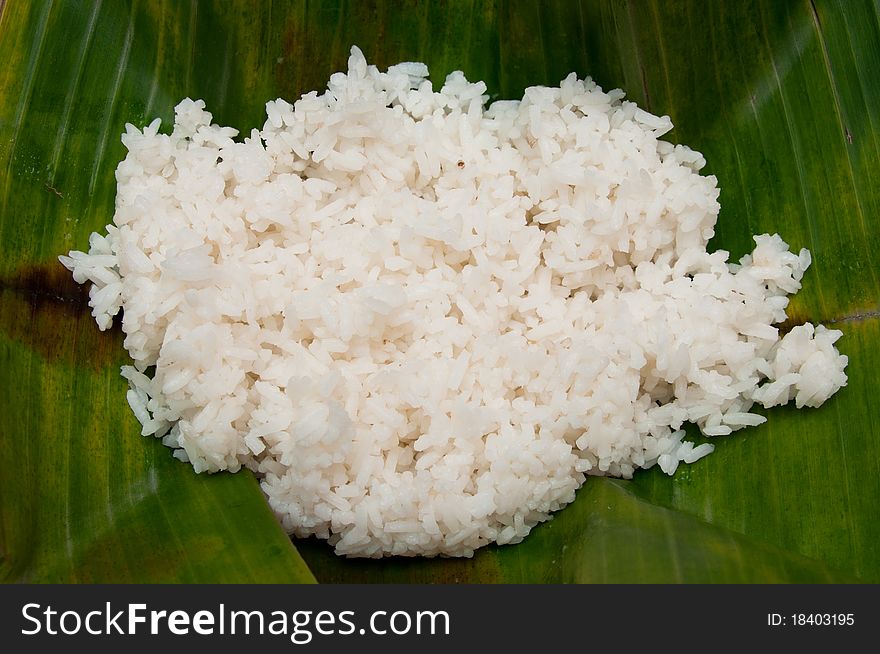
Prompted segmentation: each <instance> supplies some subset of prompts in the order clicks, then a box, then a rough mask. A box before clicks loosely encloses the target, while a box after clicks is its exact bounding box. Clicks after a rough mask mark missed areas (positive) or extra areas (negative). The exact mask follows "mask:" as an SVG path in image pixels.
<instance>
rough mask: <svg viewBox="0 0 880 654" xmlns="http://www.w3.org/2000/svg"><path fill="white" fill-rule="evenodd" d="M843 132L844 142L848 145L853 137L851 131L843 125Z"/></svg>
mask: <svg viewBox="0 0 880 654" xmlns="http://www.w3.org/2000/svg"><path fill="white" fill-rule="evenodd" d="M843 132H844V134H846V142H847V143H849V144H850V145H852V142H853V138H852V132H850V131H849V127H847V126H846V125H844V126H843Z"/></svg>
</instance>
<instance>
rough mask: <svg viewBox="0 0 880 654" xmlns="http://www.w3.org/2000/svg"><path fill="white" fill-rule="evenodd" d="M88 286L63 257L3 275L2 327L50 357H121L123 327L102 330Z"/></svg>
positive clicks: (102, 361) (92, 360)
mask: <svg viewBox="0 0 880 654" xmlns="http://www.w3.org/2000/svg"><path fill="white" fill-rule="evenodd" d="M88 287H89V285H88V284H84V285H82V286H81V285H79V284H77V283H76V282H75V281H73V277H72V276H71V275H70V272H68V271H67V269H66V268H64V266H62V265H61V264H60V263H58V262H52V261H50V262H44V263H38V264H25V265H22V266H20V267H19V268H18V269H16V270H14V271H13V272H12V273H10V274H8V275H5V276H3V277H0V296H2V302H0V332H2V333H3V335H5V336H6V337H7V338H10V339H12V340H14V341H17V342H19V343H22V344H24V345H25V346H26V347H27V348H29V349H31V350H33V351H34V352H37V353H38V354H40V355H41V356H43V357H44V358H45V359H47V360H48V361H64V362H68V363H74V364H76V365H83V366H87V367H89V368H92V369H96V370H100V369H103V368H106V367H107V366H108V365H111V364H112V363H114V362H116V361H118V360H119V358H120V356H121V353H122V347H121V345H122V330H121V328H120V326H119V322H118V321H116V322H114V324H113V327H112V328H111V329H110V330H108V331H105V332H102V331H100V330H98V327H97V325H95V323H94V321H93V319H92V316H91V308H90V307H89V289H88Z"/></svg>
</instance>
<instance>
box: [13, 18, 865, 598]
mask: <svg viewBox="0 0 880 654" xmlns="http://www.w3.org/2000/svg"><path fill="white" fill-rule="evenodd" d="M878 14H880V9H878V6H877V4H876V3H873V2H869V1H867V0H866V1H864V2H861V1H852V2H850V1H846V0H839V1H838V2H834V1H831V0H828V1H825V0H814V1H811V0H804V1H794V0H792V1H788V2H773V1H771V0H767V1H765V2H757V1H754V2H748V1H746V2H733V1H730V2H720V1H719V2H703V1H701V0H667V1H664V2H661V1H660V0H630V1H622V0H584V1H583V2H566V1H558V0H552V1H541V2H538V1H537V0H520V1H516V2H513V1H510V2H502V1H498V2H491V1H486V2H477V1H473V2H468V1H462V0H450V1H447V2H439V1H438V2H416V1H415V0H409V1H397V2H392V1H390V0H368V1H358V0H352V1H351V2H329V1H328V2H314V1H313V2H257V1H253V2H244V1H236V2H220V1H217V2H195V1H193V2H183V1H179V0H166V1H161V0H140V1H138V0H131V1H129V2H123V1H119V0H112V1H111V0H104V2H97V1H95V2H76V1H74V0H56V1H55V2H52V1H50V0H45V1H36V0H35V1H33V2H28V1H27V0H5V1H4V0H0V62H3V63H2V66H0V293H2V304H0V384H2V386H0V580H5V581H38V582H41V581H98V582H103V581H148V582H152V581H156V582H159V581H183V582H204V581H227V582H246V581H255V582H260V581H276V582H306V581H314V579H317V580H318V581H321V582H324V581H326V582H338V581H348V582H353V581H372V582H639V581H650V582H731V583H737V582H829V581H868V582H878V581H880V520H878V518H880V515H878V507H880V469H878V468H880V442H878V438H877V433H878V429H880V409H878V404H877V402H876V401H875V399H874V398H875V388H876V386H877V382H878V375H877V373H876V372H875V371H876V370H877V369H878V367H877V366H875V365H874V364H873V363H872V362H874V363H876V362H877V358H878V354H877V352H878V349H880V347H878V346H880V327H878V325H880V321H878V318H880V313H878V308H880V307H878V304H880V280H878V267H877V262H876V260H875V257H874V255H873V248H872V245H873V243H872V241H873V239H874V238H875V236H876V235H877V234H878V229H877V226H878V225H877V222H878V215H880V187H878V185H877V184H876V182H875V181H874V179H872V172H873V171H877V170H880V15H878ZM352 44H357V45H359V46H360V47H361V48H362V49H363V50H364V52H365V53H366V55H367V57H368V59H369V60H370V61H371V62H374V63H376V64H378V65H380V66H387V65H389V64H393V63H396V62H398V61H404V60H418V61H425V62H426V63H427V64H428V65H429V66H430V68H431V71H432V79H433V80H434V81H435V82H440V81H442V79H443V78H444V77H445V75H446V74H447V73H448V72H450V71H452V70H455V69H462V70H464V71H465V73H466V74H467V76H468V77H469V78H470V79H483V80H485V81H486V83H487V84H488V87H489V90H490V92H491V93H492V94H493V96H494V97H498V98H515V97H518V96H519V95H520V94H521V93H522V90H523V88H524V87H526V86H529V85H534V84H557V83H558V82H559V80H560V79H561V78H562V77H564V76H565V75H566V74H567V73H569V72H570V71H576V72H578V73H579V74H581V75H587V74H589V75H591V76H593V78H594V79H596V81H597V82H598V83H600V84H601V85H603V86H605V87H606V88H613V87H621V88H623V89H624V90H626V91H627V93H628V95H629V97H630V98H631V99H633V100H635V101H636V102H638V103H639V104H640V105H641V106H643V107H645V108H646V109H648V110H650V111H652V112H654V113H658V114H668V115H670V116H671V117H672V119H673V122H674V123H675V124H676V129H675V130H674V131H673V132H672V133H671V134H670V138H671V139H672V140H674V141H677V142H682V143H686V144H688V145H690V146H692V147H694V148H695V149H698V150H700V151H702V152H703V153H704V154H705V156H706V158H707V160H708V162H709V165H708V167H707V171H706V172H707V173H711V174H715V175H717V176H718V178H719V184H720V186H721V189H722V192H721V203H722V211H721V216H720V219H719V223H718V228H717V234H716V237H715V238H714V239H713V241H712V243H711V246H712V248H723V249H727V250H729V251H730V252H731V253H732V258H738V257H739V256H741V255H742V254H743V253H745V252H746V251H748V250H750V249H751V235H752V234H756V233H762V232H770V233H773V232H779V233H780V234H781V235H782V236H783V238H785V240H786V241H788V242H789V243H791V244H792V246H793V247H795V248H799V247H807V248H809V249H810V250H811V251H812V253H813V259H814V264H813V267H812V268H810V270H809V271H808V273H807V275H806V277H805V279H804V290H803V291H801V293H800V294H799V295H797V296H796V298H795V299H794V301H793V302H792V305H791V308H790V311H789V315H790V320H789V323H788V326H789V327H790V326H792V325H794V324H798V323H800V322H804V321H813V322H824V323H825V324H828V325H829V326H833V327H836V328H839V329H842V330H843V331H844V333H845V337H844V339H842V340H841V341H840V342H839V343H838V345H839V346H840V347H841V350H842V351H843V352H844V353H845V354H848V355H849V356H850V359H851V362H850V366H849V369H848V373H849V376H850V382H849V386H848V387H847V388H845V389H843V390H842V391H841V392H840V393H839V394H838V395H837V396H835V397H834V398H832V399H831V400H830V401H829V402H827V403H826V404H825V405H824V406H823V407H822V408H820V409H817V410H804V411H796V410H794V409H793V408H789V407H782V408H777V409H773V410H770V411H768V412H767V415H768V417H769V421H768V423H766V424H765V425H763V426H761V427H758V428H755V429H751V430H749V431H747V432H738V433H736V434H735V435H733V436H731V437H727V438H716V439H713V441H712V442H714V443H715V445H716V451H715V453H714V454H713V455H711V456H709V457H707V458H705V459H703V460H701V461H699V462H697V463H696V464H694V465H692V466H684V467H682V468H679V471H678V472H677V473H676V475H675V476H674V477H672V478H669V477H667V476H665V475H663V474H662V473H661V472H660V471H658V470H656V469H655V470H649V471H642V472H638V473H637V474H636V475H635V477H634V479H633V480H631V481H621V480H611V479H598V478H591V479H588V480H587V483H586V484H585V485H584V487H583V488H582V489H581V490H580V491H579V493H578V499H577V500H576V501H575V503H574V504H573V505H571V506H569V507H567V508H566V509H564V510H563V511H562V512H560V513H559V514H558V515H557V516H556V517H555V518H554V519H553V520H551V521H550V522H548V523H546V524H543V525H540V526H539V527H537V528H536V529H535V530H534V531H533V533H532V534H531V535H530V536H529V537H528V538H527V539H526V540H525V541H524V542H523V543H521V544H519V545H515V546H506V547H489V548H484V549H483V550H481V551H478V552H477V554H476V555H475V556H474V557H473V559H467V560H452V559H433V560H418V559H412V560H400V559H390V560H378V561H361V560H345V559H340V558H338V557H336V556H335V555H334V554H332V551H331V549H330V548H329V547H328V546H327V545H326V544H324V543H321V542H317V541H313V540H307V541H297V542H296V543H295V544H294V543H291V542H290V541H289V540H288V539H287V538H286V536H285V535H284V533H283V532H282V530H281V529H280V528H279V527H278V525H277V524H276V522H275V521H274V518H273V517H272V515H271V512H270V511H269V509H268V508H267V506H266V503H265V501H264V500H263V498H262V495H261V493H260V490H259V487H258V484H257V482H256V480H255V479H254V478H253V477H252V476H251V475H250V474H249V473H239V474H236V475H231V474H218V475H213V476H206V475H195V474H194V473H193V472H192V471H191V469H190V468H189V467H188V466H187V465H185V464H182V463H179V462H178V461H176V460H174V459H173V458H172V457H171V456H170V452H169V451H168V450H167V449H166V448H164V447H163V446H162V445H161V444H160V443H158V442H157V441H155V440H152V439H145V438H141V437H140V436H139V435H138V433H139V430H138V425H137V423H136V420H135V419H134V417H133V416H131V415H130V412H129V409H128V406H127V404H126V401H125V388H126V385H125V382H124V380H122V379H121V378H120V377H119V375H118V368H119V366H120V365H121V364H122V363H124V362H125V352H124V350H123V349H122V338H121V334H120V332H119V331H118V330H113V331H110V332H107V333H100V332H99V331H98V330H97V328H96V327H95V325H94V323H93V322H92V320H91V318H90V316H89V313H88V306H87V303H86V299H85V295H84V292H83V289H80V288H78V287H77V286H76V285H75V284H73V282H72V281H71V280H70V279H69V275H68V274H67V273H66V271H65V270H63V269H62V268H61V267H60V265H59V264H57V262H56V259H55V257H56V256H57V255H58V254H60V253H62V252H66V251H67V250H69V249H71V248H79V249H81V248H83V247H85V245H86V243H87V238H88V234H89V233H90V232H91V231H95V230H99V229H101V228H102V227H103V226H104V225H105V224H106V223H108V222H109V221H110V220H111V218H112V213H113V198H114V191H115V181H114V177H113V170H114V168H115V166H116V163H117V162H118V161H119V160H120V159H121V158H122V156H123V155H124V150H123V148H122V145H121V144H120V142H119V134H120V133H121V132H122V131H123V126H124V124H125V122H132V123H134V124H137V125H143V124H145V123H147V122H149V121H150V120H151V119H152V118H153V117H155V116H160V117H162V118H163V120H164V121H165V124H166V125H167V124H168V122H169V121H170V118H171V116H172V108H173V106H174V104H175V103H176V102H177V101H178V100H180V99H181V98H183V97H185V96H191V97H194V98H195V97H201V98H204V99H205V100H206V102H207V104H208V109H209V110H211V111H212V112H213V113H214V116H215V119H216V120H217V121H219V122H221V123H223V124H230V125H233V126H235V127H238V128H239V129H242V130H249V129H250V128H251V127H255V126H260V125H261V124H262V122H263V120H264V116H265V114H264V107H263V105H264V103H265V101H266V100H268V99H273V98H275V97H279V96H282V97H286V98H288V99H295V98H296V97H298V96H299V95H300V94H301V93H303V92H306V91H309V90H312V89H320V88H322V86H323V85H324V84H325V82H326V80H327V78H328V77H329V75H330V74H331V73H332V72H334V71H336V70H340V69H343V68H344V65H345V61H346V57H347V52H348V48H349V47H350V45H352ZM692 435H693V436H695V437H696V433H694V434H692ZM294 545H295V546H294ZM306 564H308V567H306Z"/></svg>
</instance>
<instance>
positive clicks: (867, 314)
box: [777, 306, 880, 335]
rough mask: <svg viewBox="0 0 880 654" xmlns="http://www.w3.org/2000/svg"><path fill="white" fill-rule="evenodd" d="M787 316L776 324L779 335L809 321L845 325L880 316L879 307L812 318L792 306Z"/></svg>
mask: <svg viewBox="0 0 880 654" xmlns="http://www.w3.org/2000/svg"><path fill="white" fill-rule="evenodd" d="M787 312H788V314H789V315H788V318H787V319H786V320H785V321H784V322H781V323H779V324H778V325H777V327H778V328H779V333H780V335H784V334H787V333H788V332H790V331H791V330H792V329H794V328H795V327H800V326H801V325H803V324H805V323H808V322H811V323H813V324H814V325H820V324H821V325H825V326H826V327H833V326H838V325H845V324H847V323H853V322H861V321H863V320H873V319H875V318H880V307H878V308H875V309H865V310H863V311H852V312H850V313H845V314H842V315H838V316H832V317H831V318H812V317H810V316H808V315H806V314H804V313H802V312H801V311H800V310H798V309H795V308H793V307H791V306H790V307H789V308H788V309H787Z"/></svg>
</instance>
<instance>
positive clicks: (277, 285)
mask: <svg viewBox="0 0 880 654" xmlns="http://www.w3.org/2000/svg"><path fill="white" fill-rule="evenodd" d="M427 75H428V69H427V68H426V67H425V66H424V65H423V64H416V63H404V64H400V65H397V66H392V67H391V68H390V69H389V70H388V72H386V73H382V72H380V71H379V70H377V69H376V68H375V67H374V66H368V65H367V62H366V60H365V59H364V57H363V55H362V54H361V52H360V51H359V50H358V49H357V48H352V52H351V58H350V59H349V62H348V72H347V73H336V74H334V75H333V76H331V78H330V82H329V84H328V90H327V92H325V93H324V94H323V95H318V94H317V93H309V94H308V95H305V96H303V97H302V98H301V99H299V100H298V101H297V102H296V103H295V104H293V105H290V104H289V103H287V102H285V101H284V100H276V101H274V102H269V103H267V105H266V110H267V114H268V119H267V121H266V123H265V125H264V126H263V129H262V131H260V130H256V129H255V130H253V131H252V132H251V134H250V136H249V137H248V138H245V139H244V141H243V142H237V141H235V140H234V137H235V136H236V134H237V132H236V130H234V129H232V128H229V127H219V126H217V125H212V124H211V118H212V117H211V114H210V113H208V112H207V111H205V104H204V102H202V101H201V100H199V101H195V102H194V101H192V100H189V99H187V100H184V101H183V102H181V103H180V104H179V105H178V106H177V108H176V118H175V123H174V130H173V132H172V133H171V134H170V135H165V134H160V133H159V121H158V120H155V121H153V123H151V124H150V125H149V126H148V127H147V128H146V129H144V130H143V131H139V130H138V129H136V128H135V127H133V126H131V125H128V126H127V127H126V133H125V134H124V135H123V137H122V141H123V143H124V144H125V145H126V147H127V148H128V150H129V153H128V155H127V156H126V158H125V160H124V161H123V162H122V163H120V164H119V167H118V169H117V171H116V177H117V180H118V195H117V199H116V213H115V216H114V218H113V224H112V225H109V226H108V227H107V235H106V236H100V235H98V234H93V235H92V237H91V239H90V246H91V248H90V250H89V253H88V254H84V253H82V252H71V253H70V256H69V257H65V256H63V257H61V261H62V263H64V265H65V266H67V267H68V268H69V269H71V270H72V271H73V275H74V278H75V279H76V281H77V282H80V283H84V282H86V281H90V282H91V283H92V288H91V306H92V307H93V309H94V311H93V314H94V316H95V319H96V320H97V322H98V325H99V327H100V328H101V329H106V328H107V327H109V326H110V324H111V322H112V319H113V316H114V315H116V314H117V313H118V312H119V310H120V309H124V312H123V316H122V328H123V331H124V332H125V334H126V338H125V347H126V348H127V350H128V352H129V353H130V354H131V357H132V359H133V360H134V366H126V367H124V368H123V370H122V374H123V375H124V376H125V377H126V378H127V379H128V380H129V382H130V385H131V390H130V391H129V393H128V401H129V404H130V405H131V407H132V410H133V411H134V413H135V415H136V416H137V418H138V419H139V420H140V421H141V423H142V424H143V434H145V435H149V434H152V435H155V436H157V437H162V439H163V442H164V443H165V444H167V445H168V446H170V447H173V448H176V451H175V455H176V456H177V457H178V458H180V459H182V460H184V461H190V462H191V463H192V465H193V467H194V468H195V469H196V471H198V472H214V471H217V470H233V471H234V470H238V469H239V468H240V467H241V466H247V467H248V468H250V469H252V470H254V471H255V472H256V473H257V474H258V475H259V476H260V478H261V480H262V481H261V483H262V487H263V490H264V491H265V493H266V495H267V496H268V498H269V502H270V503H271V505H272V508H273V509H274V510H275V512H276V513H277V515H278V517H279V518H280V520H281V521H282V523H283V525H284V527H285V528H286V529H287V530H288V531H289V532H290V533H292V534H296V535H298V536H307V535H310V534H315V535H317V536H319V537H321V538H326V539H329V540H330V542H331V543H332V544H333V545H335V547H336V551H337V552H338V553H339V554H344V555H349V556H370V557H376V556H381V555H387V554H402V555H436V554H445V555H451V556H470V555H472V553H473V551H474V549H475V548H478V547H481V546H483V545H486V544H487V543H491V542H498V543H502V544H503V543H515V542H518V541H520V540H522V539H523V537H525V536H526V535H527V534H528V533H529V530H530V529H531V528H532V527H533V526H534V525H536V524H537V523H539V522H541V521H543V520H546V519H547V518H548V517H549V515H550V513H551V512H552V511H556V510H558V509H560V508H561V507H563V506H564V505H566V504H568V503H569V502H571V501H572V500H573V499H574V497H575V491H576V490H577V489H578V487H579V486H580V485H581V484H582V483H583V482H584V479H585V475H616V476H622V477H630V476H631V475H632V474H633V471H634V470H635V469H636V468H648V467H651V466H653V465H655V464H657V465H659V466H660V467H661V468H662V469H663V470H664V471H665V472H667V473H669V474H672V473H673V472H675V470H676V468H677V467H678V465H679V464H680V463H682V462H684V463H693V462H694V461H696V460H697V459H699V458H700V457H702V456H705V455H706V454H708V453H710V452H711V451H712V449H713V446H711V445H707V444H703V445H699V446H696V447H695V446H694V444H693V443H690V442H687V441H683V437H684V431H683V430H682V426H683V425H684V423H685V422H692V423H695V424H696V425H698V426H699V428H700V429H701V430H702V432H703V434H705V435H707V436H722V435H726V434H729V433H731V432H732V431H735V430H737V429H741V428H742V427H746V426H750V425H758V424H761V423H762V422H764V421H765V418H764V417H762V416H760V415H757V414H754V413H750V409H751V408H752V406H753V405H754V404H756V403H757V404H760V405H762V406H764V407H772V406H776V405H779V404H784V403H786V402H788V401H790V400H791V399H794V400H795V402H796V404H797V406H798V407H801V406H818V405H820V404H821V403H822V402H824V401H825V400H826V399H827V398H828V397H829V396H830V395H832V394H833V393H834V392H835V391H837V390H838V389H839V388H840V387H841V386H844V385H845V384H846V375H845V374H844V368H845V366H846V363H847V358H846V357H845V356H841V355H840V354H839V353H838V352H837V350H836V349H835V347H834V342H835V341H836V340H837V339H838V338H839V337H840V336H841V333H840V332H839V331H832V330H827V329H825V328H824V327H822V326H818V327H815V328H814V327H813V325H811V324H806V325H803V326H799V327H795V328H794V329H792V330H791V331H790V332H789V333H787V334H786V335H785V336H784V337H783V338H781V339H780V337H779V333H778V331H777V329H776V328H775V327H773V326H772V325H773V324H774V323H779V322H781V321H783V320H785V318H786V314H785V308H786V306H787V304H788V298H787V296H788V295H789V294H791V293H794V292H796V291H797V290H798V289H799V288H800V285H801V284H800V280H801V278H802V276H803V274H804V271H805V270H806V268H807V267H808V266H809V265H810V255H809V252H807V251H806V250H801V251H800V253H799V254H794V253H792V252H789V249H788V246H787V245H786V244H785V243H784V242H783V241H782V239H781V238H780V237H779V236H776V235H773V236H769V235H766V234H765V235H763V236H756V237H755V243H756V247H755V250H754V252H753V253H752V254H751V255H748V256H745V257H743V258H742V259H741V260H740V262H739V264H732V263H728V262H727V258H728V253H727V252H723V251H718V252H714V253H712V254H709V253H708V252H707V251H706V244H707V241H708V240H709V238H710V237H711V236H712V234H713V227H714V224H715V219H716V215H717V213H718V209H719V206H718V203H717V197H718V188H717V185H716V179H715V178H714V177H703V176H701V175H699V174H698V171H699V170H700V168H701V167H702V166H703V165H704V163H705V161H704V159H703V157H702V156H701V155H700V154H699V153H697V152H694V151H693V150H690V149H689V148H687V147H685V146H681V145H676V146H673V145H672V144H670V143H667V142H666V141H662V140H659V139H660V137H661V136H662V135H663V134H665V133H666V132H668V131H669V130H670V129H671V128H672V124H671V122H670V120H669V118H668V117H666V116H664V117H657V116H653V115H651V114H649V113H647V112H645V111H643V110H641V109H639V108H638V107H637V106H636V105H635V104H633V103H631V102H626V101H624V100H623V97H624V93H623V92H622V91H619V90H615V91H610V92H603V91H602V89H601V88H599V87H598V86H596V84H595V83H593V82H592V81H591V80H590V79H589V78H588V79H585V80H580V79H578V78H577V76H576V75H574V74H572V75H570V76H569V77H567V78H566V79H565V80H563V81H562V83H561V85H560V87H559V88H543V87H532V88H529V89H526V91H525V95H524V97H523V99H522V100H521V101H516V102H495V103H494V104H491V105H490V106H488V107H486V102H487V97H488V96H487V95H486V85H485V84H484V83H483V82H477V83H470V82H468V81H467V80H466V79H465V77H464V75H462V74H461V73H460V72H456V73H453V74H451V75H450V76H449V77H448V78H447V79H446V82H445V84H444V85H443V87H442V88H441V89H440V90H439V91H435V90H434V89H433V87H432V85H431V83H430V82H429V81H428V80H427Z"/></svg>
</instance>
